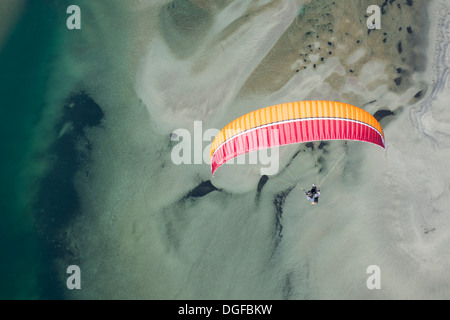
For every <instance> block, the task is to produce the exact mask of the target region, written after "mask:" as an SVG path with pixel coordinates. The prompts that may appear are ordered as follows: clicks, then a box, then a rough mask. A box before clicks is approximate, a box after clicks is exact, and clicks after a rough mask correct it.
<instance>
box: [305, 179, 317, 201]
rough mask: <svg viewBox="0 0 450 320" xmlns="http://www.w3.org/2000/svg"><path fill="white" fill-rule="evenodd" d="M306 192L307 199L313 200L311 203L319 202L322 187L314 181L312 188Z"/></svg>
mask: <svg viewBox="0 0 450 320" xmlns="http://www.w3.org/2000/svg"><path fill="white" fill-rule="evenodd" d="M305 193H306V199H308V200H309V201H311V204H317V203H318V202H319V196H320V189H319V188H318V187H317V186H316V185H315V184H314V183H313V185H312V188H311V190H309V191H308V192H305Z"/></svg>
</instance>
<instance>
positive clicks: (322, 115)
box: [210, 100, 385, 174]
mask: <svg viewBox="0 0 450 320" xmlns="http://www.w3.org/2000/svg"><path fill="white" fill-rule="evenodd" d="M320 140H357V141H363V142H369V143H373V144H376V145H378V146H380V147H382V148H385V140H384V133H383V130H382V128H381V125H380V124H379V123H378V121H377V120H376V119H375V118H374V117H373V116H372V115H371V114H370V113H368V112H367V111H365V110H363V109H360V108H358V107H355V106H352V105H350V104H347V103H342V102H335V101H323V100H319V101H300V102H290V103H283V104H277V105H274V106H270V107H266V108H262V109H259V110H256V111H252V112H250V113H247V114H245V115H243V116H241V117H239V118H237V119H235V120H233V121H232V122H230V123H229V124H228V125H227V126H225V127H224V128H223V129H222V130H221V131H220V132H219V134H218V135H217V136H216V138H215V139H214V141H213V143H212V145H211V151H210V160H211V172H212V174H214V172H215V171H216V170H217V169H218V168H219V167H220V166H221V165H223V164H224V163H225V162H227V161H228V160H230V159H232V158H234V157H237V156H239V155H241V154H245V153H248V152H251V151H256V150H260V149H266V148H272V147H276V146H283V145H287V144H293V143H301V142H309V141H320Z"/></svg>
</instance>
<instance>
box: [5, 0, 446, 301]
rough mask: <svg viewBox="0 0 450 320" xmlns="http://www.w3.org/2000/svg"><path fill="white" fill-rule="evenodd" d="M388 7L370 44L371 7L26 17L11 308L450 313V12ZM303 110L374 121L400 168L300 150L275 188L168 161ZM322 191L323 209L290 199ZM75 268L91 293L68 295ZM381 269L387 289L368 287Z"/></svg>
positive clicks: (13, 149)
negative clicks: (211, 132)
mask: <svg viewBox="0 0 450 320" xmlns="http://www.w3.org/2000/svg"><path fill="white" fill-rule="evenodd" d="M377 2H378V4H379V5H380V6H381V7H382V9H383V12H384V13H383V14H382V28H381V29H380V30H371V31H370V32H369V30H368V29H367V27H366V19H367V14H366V12H365V11H366V8H367V7H368V6H369V5H370V4H374V1H351V2H347V1H346V2H345V3H344V1H339V2H338V1H336V2H334V3H333V1H325V0H321V1H302V0H298V1H257V2H254V1H253V2H252V1H217V2H209V1H173V2H172V1H158V2H155V1H127V2H122V1H110V2H108V4H105V2H103V1H79V2H78V4H79V5H80V7H81V8H82V17H83V18H82V19H83V20H82V24H83V27H82V30H79V31H73V32H69V31H68V30H67V29H65V28H64V19H65V17H66V15H65V14H62V15H56V14H55V11H58V12H60V10H61V11H62V12H64V5H62V4H59V5H58V6H56V5H55V4H49V5H48V7H47V6H39V5H38V4H36V2H33V5H32V6H31V5H30V4H29V6H28V7H27V8H26V11H25V12H24V14H23V18H24V20H23V21H21V22H19V23H18V24H17V26H18V28H19V29H17V30H16V31H15V32H16V33H13V38H12V39H14V40H15V41H11V42H8V43H7V45H6V46H5V47H4V48H3V49H2V51H1V52H0V65H1V66H2V70H4V69H3V68H4V66H9V67H10V69H9V71H8V73H6V75H7V76H6V77H5V76H4V75H5V73H2V75H1V76H0V77H3V78H1V82H2V83H3V84H5V86H2V90H4V93H5V94H3V95H2V98H1V99H3V100H2V101H1V103H2V106H4V105H8V104H13V103H14V104H15V103H16V101H17V97H21V96H22V95H21V92H23V91H24V90H25V91H26V92H27V93H28V95H27V96H26V97H25V98H24V99H19V101H21V102H20V103H19V104H18V106H19V107H20V108H17V109H13V110H12V111H13V112H14V113H12V114H11V113H9V114H8V115H7V114H6V108H3V107H2V112H4V113H5V116H4V118H7V117H9V119H11V121H7V122H5V126H4V127H3V129H4V134H5V135H6V136H8V135H10V136H11V139H9V140H8V141H9V142H11V143H10V144H9V145H5V148H6V150H7V152H5V154H7V155H9V156H8V157H4V158H3V159H2V160H3V161H4V162H5V166H7V167H10V168H11V170H10V171H9V172H7V176H5V179H2V190H3V191H4V194H5V195H9V196H8V197H7V198H8V199H10V200H9V201H8V202H2V205H3V204H4V205H5V206H7V210H6V212H9V214H8V215H7V216H6V217H5V218H6V219H7V221H6V222H5V223H4V224H3V223H2V226H14V227H13V228H12V227H8V228H6V229H5V230H3V229H2V233H1V236H2V237H4V238H5V239H3V238H2V241H1V243H2V244H3V245H4V244H5V243H8V244H10V243H14V245H10V246H7V247H4V249H2V250H7V256H8V257H9V258H8V259H7V260H3V261H10V263H6V264H2V267H1V268H2V270H5V272H6V273H8V274H12V275H13V276H12V277H10V278H9V281H10V283H8V284H7V285H5V286H2V288H8V289H6V290H4V291H3V292H4V293H2V294H3V296H4V297H6V298H37V297H40V298H61V297H64V298H68V299H85V298H87V299H98V298H106V299H114V298H118V299H139V298H150V299H164V298H165V299H324V298H325V299H342V298H348V299H355V298H363V299H398V298H448V297H449V296H450V290H449V288H450V283H449V282H448V280H447V277H446V267H447V266H449V265H450V259H448V249H447V247H448V246H447V245H448V243H449V238H448V236H447V234H448V232H447V231H448V227H449V226H448V223H447V222H446V221H447V220H448V219H447V218H446V208H447V207H448V206H447V205H448V203H449V200H448V199H449V196H448V192H449V190H450V189H449V182H448V181H450V180H449V176H448V174H446V173H445V172H447V171H445V168H446V162H445V161H446V160H445V159H448V146H449V145H450V143H449V139H448V130H447V127H446V121H445V119H447V117H448V112H447V111H446V109H445V108H444V105H445V101H446V100H445V99H446V97H447V96H448V81H447V76H448V66H447V62H448V57H447V55H448V50H447V46H448V39H447V38H448V37H446V35H447V34H448V21H449V7H448V4H446V2H445V1H437V0H436V1H434V2H433V5H430V6H428V7H427V6H426V5H425V4H424V2H421V1H412V2H410V1H408V2H400V1H390V2H384V1H375V3H377ZM427 3H428V2H427ZM410 4H411V5H410ZM34 6H37V7H39V9H40V10H42V11H39V12H36V9H37V7H34ZM399 6H400V7H399ZM426 8H429V9H428V11H426V10H425V9H426ZM32 12H34V15H33V14H31V13H32ZM49 14H50V16H49ZM29 15H30V16H29ZM28 17H31V18H28ZM25 18H26V19H25ZM41 20H44V21H46V22H45V23H43V24H41V23H38V21H41ZM59 23H61V25H62V26H63V27H62V28H58V27H55V26H54V24H59ZM30 25H31V26H34V28H33V29H29V28H30V27H29V26H30ZM36 25H38V26H39V27H41V28H42V30H41V29H39V28H35V27H36ZM52 26H53V27H52ZM20 28H23V30H22V31H20V30H21V29H20ZM49 29H54V30H53V33H52V36H49V35H48V33H47V31H48V30H49ZM20 32H23V33H25V34H26V39H29V38H32V39H33V41H36V44H38V45H39V46H37V47H36V48H37V49H36V52H35V53H34V55H27V54H24V53H26V52H27V51H26V50H24V49H23V46H25V45H28V44H29V43H28V42H24V41H23V40H22V39H23V38H24V37H25V36H24V35H21V33H20ZM27 32H28V33H27ZM35 34H36V35H39V36H35ZM424 48H426V49H424ZM18 53H22V54H24V56H23V57H22V56H20V55H19V54H18ZM50 58H51V59H50ZM11 61H13V62H14V63H15V64H16V65H12V64H11ZM49 61H51V63H50V64H49ZM21 68H23V69H24V70H27V73H25V72H19V70H20V69H21ZM24 74H26V75H27V76H26V77H24V76H18V75H24ZM13 75H15V76H13ZM15 77H16V78H15ZM42 79H44V80H42ZM36 84H37V85H36ZM6 85H7V86H8V87H6ZM308 99H330V100H339V101H344V102H347V103H351V104H354V105H357V106H360V107H362V108H364V109H365V110H367V111H369V112H370V113H372V114H373V115H375V117H376V118H377V119H378V120H379V121H380V123H381V125H382V126H383V129H384V131H385V135H386V143H387V148H386V151H382V150H381V149H378V148H372V146H367V145H365V144H358V143H349V144H348V145H344V144H342V143H340V142H327V143H323V144H321V145H320V147H319V148H318V150H317V151H316V153H315V152H314V151H313V149H312V148H311V145H293V146H288V147H286V148H282V149H281V150H280V156H281V159H282V161H283V163H284V166H283V167H282V168H280V169H281V171H280V173H279V174H278V175H277V176H276V177H272V176H269V177H268V178H267V177H261V174H260V173H259V171H257V170H255V166H248V165H241V166H239V165H236V166H234V165H230V166H224V168H221V169H219V171H218V173H217V175H216V176H215V177H214V178H212V177H211V174H210V167H209V164H208V163H204V161H203V162H202V161H200V162H201V163H198V164H182V165H176V164H175V163H174V162H173V159H172V158H171V157H172V152H173V149H174V147H175V146H176V145H177V141H173V140H171V136H172V137H173V135H172V133H173V131H174V130H176V129H185V130H186V131H187V132H190V133H191V134H192V135H193V137H192V142H193V143H194V144H195V141H197V142H198V141H199V138H198V137H195V133H196V132H198V130H199V127H195V125H194V121H202V127H201V130H202V132H201V133H202V134H203V133H204V132H205V131H206V130H207V129H221V128H222V127H223V126H225V125H226V124H227V123H228V122H230V121H231V120H233V119H234V118H236V117H238V116H240V115H242V114H244V113H246V112H249V111H251V110H254V109H257V108H261V107H265V106H269V105H273V104H277V103H281V102H287V101H295V100H308ZM3 101H5V103H3ZM30 108H34V110H33V111H31V109H30ZM14 132H16V133H15V134H13V133H14ZM12 134H13V135H12ZM202 138H203V139H202ZM210 142H211V141H210V140H209V141H207V138H206V139H205V138H204V137H200V142H199V143H200V146H198V145H196V146H195V145H194V146H192V150H191V151H192V152H193V153H195V152H197V151H198V150H200V151H203V149H204V150H206V151H208V144H209V143H210ZM341 154H343V158H342V161H341V162H340V163H339V165H337V166H336V167H334V164H335V161H336V160H337V159H338V158H339V156H340V155H341ZM430 154H434V155H435V156H433V157H432V158H430V157H429V156H428V155H430ZM194 157H195V156H194V155H192V158H191V160H192V162H194V161H195V159H194ZM315 157H316V160H315ZM200 158H201V157H200ZM197 160H198V159H197ZM315 161H317V163H318V168H317V173H318V175H319V176H316V168H315V167H314V165H315ZM430 161H431V163H433V167H432V168H430V167H429V166H427V165H426V164H427V163H430ZM195 162H196V161H195ZM285 166H287V167H288V168H287V169H286V168H284V167H285ZM331 168H335V169H334V171H333V174H330V175H327V173H328V172H329V170H330V169H331ZM319 178H320V179H321V180H322V179H325V178H326V184H324V185H323V187H322V188H321V189H322V190H321V191H322V196H321V200H320V203H319V205H318V206H315V207H311V205H310V204H309V203H308V202H307V201H306V199H305V198H304V195H303V193H302V191H301V190H300V189H299V188H295V187H292V186H290V185H289V184H292V183H294V182H295V181H298V182H299V183H300V184H301V185H302V186H303V185H304V186H305V187H306V186H308V185H309V184H310V182H315V180H316V179H319ZM11 186H12V187H11ZM23 190H27V192H23ZM72 264H76V265H78V266H80V268H81V272H82V289H81V290H68V289H66V287H65V280H66V279H67V274H66V268H67V267H68V266H69V265H72ZM373 264H376V265H379V266H380V268H381V270H382V288H383V289H382V290H368V288H367V286H366V280H367V277H368V274H367V272H366V269H367V267H368V266H370V265H373ZM30 265H31V266H33V267H31V268H28V267H27V266H30ZM50 273H51V274H50ZM410 279H414V281H409V280H410ZM24 283H26V284H27V285H24Z"/></svg>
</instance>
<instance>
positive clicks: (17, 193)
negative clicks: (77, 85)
mask: <svg viewBox="0 0 450 320" xmlns="http://www.w3.org/2000/svg"><path fill="white" fill-rule="evenodd" d="M64 18H65V16H64V11H61V9H58V8H57V7H56V6H55V3H54V2H52V1H28V3H27V7H26V8H25V10H24V12H23V14H22V16H21V18H20V19H19V21H18V22H17V24H16V26H15V28H14V29H13V30H12V33H11V34H10V37H9V39H8V41H7V43H6V44H5V46H4V47H3V49H2V50H1V51H0V70H1V72H0V112H1V116H0V119H1V121H2V123H1V125H0V130H1V136H2V139H1V153H0V154H1V158H0V164H1V168H2V170H1V171H0V175H1V178H0V191H1V198H2V201H1V222H0V254H1V261H0V299H37V298H52V297H55V295H56V293H53V292H51V291H50V292H49V291H48V289H47V285H45V286H44V287H45V289H44V287H43V285H42V284H43V283H45V282H46V279H45V277H46V276H47V275H48V271H47V270H48V263H47V262H46V259H45V257H46V255H45V252H44V251H43V249H42V248H43V246H42V245H41V244H40V241H39V238H38V236H37V234H36V231H35V226H34V223H33V216H32V213H31V212H30V211H29V210H27V200H28V199H29V196H30V195H28V194H26V191H25V190H26V188H25V187H26V185H27V183H28V182H29V180H30V177H27V176H26V175H25V174H24V172H25V169H26V168H27V167H28V166H29V165H30V163H29V162H27V161H29V160H27V158H28V159H29V155H30V152H31V149H32V139H33V134H34V132H35V131H34V130H36V126H37V124H38V123H39V122H40V121H41V117H42V113H43V109H44V107H45V106H44V97H45V94H46V92H47V91H48V89H49V88H48V87H47V80H48V77H49V74H50V72H51V70H50V67H49V66H50V62H51V59H52V57H54V54H55V53H56V52H57V50H58V41H57V38H58V36H57V34H58V33H57V31H58V28H55V25H57V24H58V23H59V24H61V23H64ZM61 19H62V20H61Z"/></svg>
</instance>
